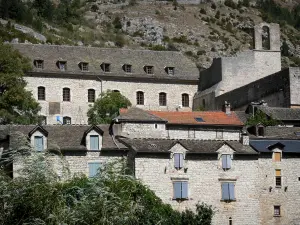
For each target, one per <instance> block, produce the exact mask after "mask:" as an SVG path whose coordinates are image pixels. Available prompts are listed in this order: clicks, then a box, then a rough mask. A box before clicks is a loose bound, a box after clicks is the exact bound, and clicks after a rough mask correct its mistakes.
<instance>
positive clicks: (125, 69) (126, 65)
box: [123, 64, 132, 73]
mask: <svg viewBox="0 0 300 225" xmlns="http://www.w3.org/2000/svg"><path fill="white" fill-rule="evenodd" d="M123 70H124V71H125V73H132V65H129V64H125V65H123Z"/></svg>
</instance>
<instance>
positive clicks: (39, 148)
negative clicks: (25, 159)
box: [34, 136, 44, 152]
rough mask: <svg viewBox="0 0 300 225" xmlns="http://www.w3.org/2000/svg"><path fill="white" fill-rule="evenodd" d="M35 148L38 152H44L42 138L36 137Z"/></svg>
mask: <svg viewBox="0 0 300 225" xmlns="http://www.w3.org/2000/svg"><path fill="white" fill-rule="evenodd" d="M34 148H35V150H36V151H38V152H41V151H43V150H44V139H43V137H42V136H35V137H34Z"/></svg>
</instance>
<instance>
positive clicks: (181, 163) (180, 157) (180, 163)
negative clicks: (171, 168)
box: [179, 154, 183, 168]
mask: <svg viewBox="0 0 300 225" xmlns="http://www.w3.org/2000/svg"><path fill="white" fill-rule="evenodd" d="M182 167H183V154H179V168H182Z"/></svg>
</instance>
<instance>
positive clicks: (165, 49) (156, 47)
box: [149, 45, 168, 51]
mask: <svg viewBox="0 0 300 225" xmlns="http://www.w3.org/2000/svg"><path fill="white" fill-rule="evenodd" d="M149 50H152V51H168V49H167V48H166V47H165V46H163V45H153V46H150V47H149Z"/></svg>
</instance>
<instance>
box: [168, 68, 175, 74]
mask: <svg viewBox="0 0 300 225" xmlns="http://www.w3.org/2000/svg"><path fill="white" fill-rule="evenodd" d="M166 72H167V74H168V75H174V74H175V68H174V67H166Z"/></svg>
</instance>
